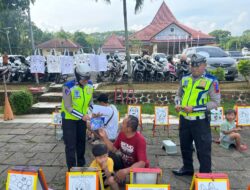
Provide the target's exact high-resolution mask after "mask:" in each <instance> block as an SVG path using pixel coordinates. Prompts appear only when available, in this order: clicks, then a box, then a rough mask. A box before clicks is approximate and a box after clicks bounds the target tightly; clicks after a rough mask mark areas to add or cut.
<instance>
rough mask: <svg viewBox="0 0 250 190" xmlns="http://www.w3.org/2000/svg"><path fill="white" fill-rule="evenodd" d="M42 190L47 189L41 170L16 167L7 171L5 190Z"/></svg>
mask: <svg viewBox="0 0 250 190" xmlns="http://www.w3.org/2000/svg"><path fill="white" fill-rule="evenodd" d="M44 189H49V188H48V185H47V182H46V179H45V176H44V173H43V170H42V169H41V168H40V169H38V168H34V167H23V166H17V167H15V169H11V170H8V175H7V183H6V190H44Z"/></svg>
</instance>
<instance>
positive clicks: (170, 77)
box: [168, 75, 176, 82]
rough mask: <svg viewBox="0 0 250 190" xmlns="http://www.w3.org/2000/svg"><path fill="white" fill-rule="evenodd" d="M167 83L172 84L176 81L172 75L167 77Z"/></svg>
mask: <svg viewBox="0 0 250 190" xmlns="http://www.w3.org/2000/svg"><path fill="white" fill-rule="evenodd" d="M168 81H170V82H174V81H176V77H175V76H174V75H169V77H168Z"/></svg>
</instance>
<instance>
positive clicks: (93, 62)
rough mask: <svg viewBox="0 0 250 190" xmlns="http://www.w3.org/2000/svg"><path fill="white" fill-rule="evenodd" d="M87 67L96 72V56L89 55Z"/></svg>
mask: <svg viewBox="0 0 250 190" xmlns="http://www.w3.org/2000/svg"><path fill="white" fill-rule="evenodd" d="M88 58H89V65H90V68H91V70H92V71H98V55H95V54H89V55H88Z"/></svg>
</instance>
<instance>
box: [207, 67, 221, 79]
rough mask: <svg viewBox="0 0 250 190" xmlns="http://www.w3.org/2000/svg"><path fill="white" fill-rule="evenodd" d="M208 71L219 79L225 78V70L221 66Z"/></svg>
mask: <svg viewBox="0 0 250 190" xmlns="http://www.w3.org/2000/svg"><path fill="white" fill-rule="evenodd" d="M210 73H211V74H212V75H214V76H216V78H217V79H218V80H219V81H223V80H225V71H224V69H223V68H221V67H218V68H216V69H215V70H211V71H210Z"/></svg>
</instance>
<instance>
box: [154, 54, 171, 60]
mask: <svg viewBox="0 0 250 190" xmlns="http://www.w3.org/2000/svg"><path fill="white" fill-rule="evenodd" d="M157 56H158V57H159V59H161V61H165V60H167V55H166V54H165V53H153V54H152V55H151V57H152V60H151V61H155V57H157Z"/></svg>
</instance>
